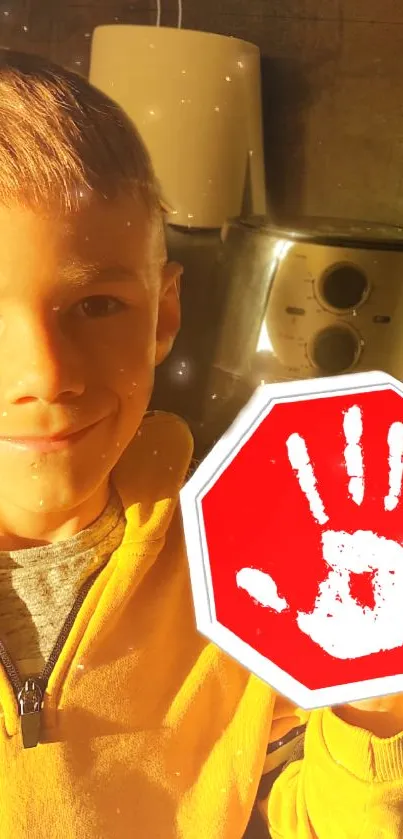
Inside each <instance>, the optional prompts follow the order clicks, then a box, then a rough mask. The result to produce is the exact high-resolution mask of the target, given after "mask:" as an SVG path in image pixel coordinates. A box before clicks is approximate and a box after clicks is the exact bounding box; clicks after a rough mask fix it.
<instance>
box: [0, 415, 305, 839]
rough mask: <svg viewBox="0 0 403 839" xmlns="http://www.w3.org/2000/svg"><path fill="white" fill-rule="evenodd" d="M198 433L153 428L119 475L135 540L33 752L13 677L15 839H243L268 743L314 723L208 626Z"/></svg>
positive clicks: (8, 810)
mask: <svg viewBox="0 0 403 839" xmlns="http://www.w3.org/2000/svg"><path fill="white" fill-rule="evenodd" d="M191 454H192V440H191V436H190V433H189V431H188V429H187V427H186V425H185V424H184V423H183V422H182V421H181V420H179V419H177V418H175V417H173V416H170V415H164V414H157V415H154V416H151V417H149V418H146V419H145V420H144V422H143V424H142V427H141V429H140V431H139V432H138V434H137V435H136V437H135V439H134V440H133V443H132V444H131V445H130V446H129V448H128V449H127V450H126V452H125V453H124V454H123V456H122V458H121V460H120V462H119V464H118V465H117V467H116V469H115V470H114V472H113V474H112V479H113V483H114V485H115V487H116V489H117V491H118V493H119V494H120V497H121V499H122V501H123V505H124V508H125V516H126V521H127V524H126V530H125V534H124V538H123V541H122V544H121V546H120V547H119V548H118V549H117V550H116V551H115V553H114V554H113V555H112V557H111V558H110V560H109V562H108V563H107V565H106V566H105V567H104V569H103V570H102V571H101V572H100V574H99V576H98V577H97V578H96V580H95V582H94V583H93V585H92V587H91V588H90V590H89V593H88V594H87V596H86V598H85V600H84V602H83V604H82V606H81V608H80V610H79V612H78V614H77V617H76V619H75V622H74V624H73V626H72V628H71V630H70V633H69V635H68V637H67V640H66V642H65V644H64V647H63V649H62V651H61V654H60V656H59V658H58V660H57V661H56V664H55V666H54V669H53V671H52V673H51V675H50V678H49V682H48V685H47V688H46V692H45V697H44V703H43V710H42V712H41V715H42V723H41V732H40V740H39V744H38V745H37V746H35V747H34V748H28V749H24V748H23V744H22V739H21V729H20V718H19V714H18V707H17V701H16V697H15V693H14V691H13V689H12V685H11V683H10V681H9V678H8V676H7V673H6V670H5V669H4V668H3V666H0V767H1V771H0V837H1V839H26V837H27V836H30V837H33V839H60V837H63V839H133V837H138V839H241V837H242V836H243V833H244V831H245V828H246V826H247V823H248V820H249V817H250V814H251V811H252V808H253V804H254V801H255V798H256V795H257V790H258V786H259V782H260V778H261V775H262V772H263V770H264V764H265V759H266V749H267V744H268V742H269V739H270V738H272V739H276V737H277V738H278V737H281V736H282V734H283V733H284V732H285V731H287V730H289V729H292V728H293V727H294V726H295V725H298V724H300V722H301V720H302V719H303V714H302V715H299V714H298V712H296V711H295V712H294V710H293V709H292V708H291V706H290V705H289V703H287V702H286V701H284V700H281V699H278V700H276V699H275V696H274V694H273V692H272V691H271V690H270V688H269V687H268V686H266V685H265V684H263V682H261V681H259V680H258V679H257V678H255V677H254V676H251V675H250V674H249V673H247V672H246V670H244V669H243V668H242V667H240V666H239V665H238V664H237V663H236V662H235V661H232V660H230V659H229V658H228V657H227V656H226V655H225V654H224V653H222V652H221V651H220V650H219V649H217V648H216V647H215V646H214V645H213V644H211V643H210V642H209V641H207V640H206V639H205V638H203V637H201V636H200V635H199V634H198V633H197V631H196V629H195V621H194V612H193V604H192V597H191V591H190V585H189V574H188V566H187V560H186V554H185V549H184V541H183V536H182V528H181V518H180V511H179V505H178V493H179V489H180V487H181V485H182V483H183V481H184V479H185V476H186V473H187V470H188V466H189V462H190V459H191Z"/></svg>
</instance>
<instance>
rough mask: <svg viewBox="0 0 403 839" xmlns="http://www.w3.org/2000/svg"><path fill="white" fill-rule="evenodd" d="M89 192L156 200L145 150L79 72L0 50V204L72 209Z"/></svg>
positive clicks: (158, 206) (156, 205) (151, 208)
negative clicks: (55, 205)
mask: <svg viewBox="0 0 403 839" xmlns="http://www.w3.org/2000/svg"><path fill="white" fill-rule="evenodd" d="M88 190H94V191H95V192H96V193H99V194H100V195H104V196H105V197H106V198H113V197H115V196H116V195H117V194H118V193H119V192H123V193H126V194H130V195H133V197H135V198H138V197H140V198H141V199H142V200H143V203H144V205H145V207H146V209H147V211H148V212H149V214H150V216H154V215H155V214H157V215H159V216H160V218H161V211H162V212H163V210H164V204H163V201H162V196H161V192H160V186H159V183H158V181H157V179H156V176H155V174H154V170H153V166H152V163H151V159H150V156H149V154H148V151H147V149H146V148H145V146H144V143H143V141H142V139H141V137H140V135H139V134H138V132H137V129H136V127H135V126H134V125H133V123H132V122H131V120H130V119H129V118H128V117H127V116H126V114H125V113H124V111H123V110H122V109H121V108H120V107H119V106H118V105H117V104H115V103H114V102H113V101H112V100H111V99H109V97H107V96H105V95H104V94H103V93H101V92H100V91H99V90H97V89H96V88H95V87H93V86H92V85H90V84H89V83H88V82H87V81H86V80H85V79H84V78H83V77H81V76H79V75H77V74H75V73H73V72H71V71H69V70H66V69H64V68H62V67H59V66H58V65H57V64H54V63H52V62H50V61H47V60H46V59H44V58H41V57H40V56H37V55H28V54H24V53H19V52H15V51H12V50H8V49H0V203H2V204H6V205H10V203H12V202H14V201H24V203H26V204H27V205H28V206H38V205H39V206H42V207H43V206H46V205H47V204H52V203H55V202H56V203H57V204H59V205H61V208H62V210H74V209H77V208H78V207H79V206H80V205H81V204H82V197H83V195H84V196H85V195H86V194H87V193H88Z"/></svg>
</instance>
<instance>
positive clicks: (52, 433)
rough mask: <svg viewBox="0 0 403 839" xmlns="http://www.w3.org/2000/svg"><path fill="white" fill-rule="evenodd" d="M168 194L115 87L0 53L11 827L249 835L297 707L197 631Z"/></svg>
mask: <svg viewBox="0 0 403 839" xmlns="http://www.w3.org/2000/svg"><path fill="white" fill-rule="evenodd" d="M160 204H161V201H160V194H159V189H158V185H157V183H156V180H155V176H154V173H153V171H152V167H151V164H150V160H149V157H148V155H147V152H146V151H145V149H144V147H143V145H142V142H141V140H140V138H139V137H138V135H137V132H136V130H135V128H134V127H133V126H132V125H131V123H130V122H129V121H128V120H127V119H126V118H125V116H124V115H123V113H122V112H121V111H120V110H119V109H118V108H117V107H116V106H115V105H114V104H113V103H112V102H110V101H109V100H108V99H106V98H105V97H104V96H102V95H101V94H100V93H99V92H97V91H96V90H94V89H93V88H91V87H90V86H89V85H88V84H87V83H86V82H85V81H84V80H83V79H80V78H79V77H76V76H74V75H73V74H69V73H67V72H65V71H63V70H61V69H60V68H57V67H54V66H53V65H50V64H49V63H47V62H46V61H43V60H42V59H40V58H37V57H34V56H24V55H20V54H16V53H12V52H8V51H6V50H3V51H2V52H1V61H0V230H1V236H0V361H1V363H0V400H1V404H0V639H1V641H2V646H1V648H0V661H1V665H2V666H1V667H0V708H1V730H0V767H1V772H0V837H1V839H23V837H24V839H25V837H26V836H33V837H35V839H41V837H44V839H45V837H46V839H56V838H58V837H60V836H63V837H66V838H68V839H73V837H74V839H75V838H76V837H77V839H110V838H111V839H112V837H113V839H115V837H116V839H129V837H130V839H131V838H132V837H133V836H138V837H141V839H158V837H162V839H174V838H175V839H176V838H177V837H178V839H179V837H183V839H193V837H195V839H196V837H197V839H204V837H205V839H241V837H242V836H243V834H244V832H245V830H246V828H247V824H248V820H249V818H250V815H251V812H252V809H253V805H254V801H255V798H256V795H257V790H258V785H259V782H260V778H261V775H262V772H263V769H264V764H265V760H266V750H267V744H268V741H269V738H270V731H271V730H272V732H273V736H274V739H276V738H277V737H281V735H282V734H283V733H284V731H285V730H287V729H289V728H292V727H293V726H295V725H297V724H298V722H299V719H298V718H297V717H295V718H294V717H293V711H292V709H290V707H289V705H288V704H287V703H286V702H280V704H279V706H278V709H277V710H276V718H277V719H278V723H277V725H276V724H275V725H274V726H273V714H274V712H273V705H274V696H273V693H272V691H271V690H270V689H269V688H268V687H267V686H266V685H264V684H263V683H262V682H260V681H259V680H258V679H256V678H254V677H252V676H250V675H249V674H248V673H247V672H246V671H245V670H243V669H242V668H241V667H240V666H239V665H238V664H237V663H236V662H234V661H231V660H229V659H228V658H226V656H225V655H224V654H222V653H221V652H220V651H219V650H218V649H216V648H215V647H214V646H213V645H212V644H210V643H208V642H207V641H206V640H205V639H203V638H202V637H200V636H199V635H198V633H197V632H196V630H195V624H194V614H193V607H192V599H191V592H190V588H189V579H188V570H187V562H186V555H185V550H184V544H183V538H182V532H181V524H180V514H179V508H178V493H179V489H180V487H181V485H182V483H183V481H184V479H185V476H186V474H187V472H188V468H189V463H190V459H191V454H192V441H191V438H190V434H189V432H188V430H187V427H186V426H185V424H184V423H183V422H182V421H181V420H179V419H177V418H175V417H173V416H170V415H164V414H156V415H154V416H148V417H147V416H146V417H144V415H145V414H146V411H147V405H148V402H149V399H150V395H151V391H152V386H153V376H154V367H155V365H156V364H159V363H160V362H161V361H162V360H163V359H164V357H165V356H166V355H167V353H168V352H169V351H170V349H171V346H172V343H173V340H174V338H175V335H176V333H177V330H178V327H179V302H178V286H179V279H180V274H181V268H180V266H179V265H177V264H172V263H169V262H167V258H166V253H165V243H164V235H163V217H162V212H161V206H160ZM266 824H267V818H266ZM262 826H263V828H264V829H265V834H266V835H267V829H266V827H265V822H264V819H262Z"/></svg>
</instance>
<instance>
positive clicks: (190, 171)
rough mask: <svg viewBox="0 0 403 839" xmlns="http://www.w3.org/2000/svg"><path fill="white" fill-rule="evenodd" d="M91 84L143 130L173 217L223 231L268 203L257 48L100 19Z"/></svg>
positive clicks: (185, 223)
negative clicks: (231, 220)
mask: <svg viewBox="0 0 403 839" xmlns="http://www.w3.org/2000/svg"><path fill="white" fill-rule="evenodd" d="M90 82H91V83H92V84H93V85H95V87H97V88H98V89H100V90H101V91H103V92H104V93H106V94H107V95H108V96H110V97H111V98H112V99H114V100H115V102H117V103H118V104H119V105H120V106H121V107H122V108H123V109H124V110H125V111H126V113H127V114H128V115H129V117H130V118H131V119H132V120H133V122H134V123H135V124H136V126H137V128H138V130H139V131H140V133H141V135H142V137H143V139H144V141H145V143H146V145H147V147H148V149H149V152H150V154H151V157H152V160H153V164H154V168H155V170H156V173H157V176H158V178H159V180H160V183H161V185H162V188H163V192H164V199H165V200H166V201H167V203H168V205H169V207H170V208H172V211H171V212H170V213H169V215H168V221H169V222H170V223H171V224H174V225H178V226H180V227H187V228H198V229H203V228H210V229H219V228H221V226H222V225H223V223H224V222H225V221H226V220H227V219H228V218H229V217H234V216H239V215H240V214H241V213H242V212H244V213H245V212H246V213H247V214H255V215H262V214H264V213H265V211H266V190H265V170H264V156H263V139H262V114H261V76H260V52H259V49H258V48H257V47H256V46H254V45H253V44H250V43H248V42H247V41H242V40H239V39H237V38H230V37H226V36H221V35H215V34H210V33H208V32H194V31H191V30H186V29H170V28H167V27H161V26H156V27H154V26H124V25H111V26H99V27H97V28H96V29H95V30H94V34H93V39H92V45H91V60H90Z"/></svg>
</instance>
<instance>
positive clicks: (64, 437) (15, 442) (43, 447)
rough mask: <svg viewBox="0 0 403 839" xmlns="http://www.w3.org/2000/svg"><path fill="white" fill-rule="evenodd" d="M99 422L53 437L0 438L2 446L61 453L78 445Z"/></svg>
mask: <svg viewBox="0 0 403 839" xmlns="http://www.w3.org/2000/svg"><path fill="white" fill-rule="evenodd" d="M99 422H101V420H99V421H98V422H95V423H93V424H92V425H88V426H86V427H85V428H82V429H81V430H80V431H74V432H71V433H69V432H62V433H60V434H57V435H53V436H52V437H32V436H31V437H0V445H5V446H8V447H10V448H16V449H25V450H31V451H40V452H46V451H49V452H51V451H59V450H61V449H66V448H69V447H70V446H73V445H74V444H75V443H78V442H79V441H80V440H82V439H83V438H84V437H86V436H87V434H89V433H90V432H91V431H92V429H93V428H95V427H96V426H97V425H99Z"/></svg>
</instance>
